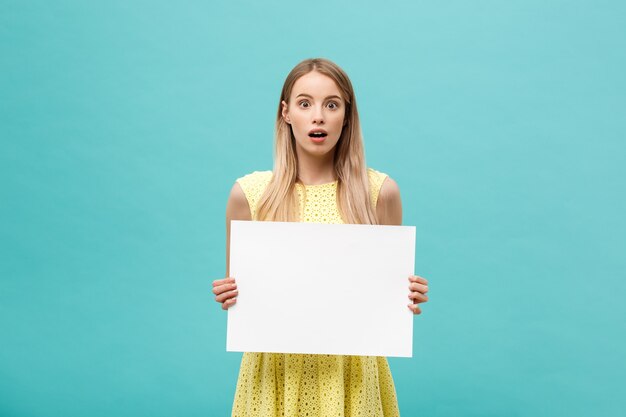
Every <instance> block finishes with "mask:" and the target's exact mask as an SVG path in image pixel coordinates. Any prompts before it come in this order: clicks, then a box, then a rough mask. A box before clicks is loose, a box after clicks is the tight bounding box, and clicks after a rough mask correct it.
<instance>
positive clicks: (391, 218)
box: [376, 177, 428, 314]
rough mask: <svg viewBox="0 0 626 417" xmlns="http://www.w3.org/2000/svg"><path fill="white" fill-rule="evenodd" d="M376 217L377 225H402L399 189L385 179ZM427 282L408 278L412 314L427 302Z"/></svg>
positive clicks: (389, 179)
mask: <svg viewBox="0 0 626 417" xmlns="http://www.w3.org/2000/svg"><path fill="white" fill-rule="evenodd" d="M376 215H377V216H378V223H379V224H386V225H397V226H399V225H401V224H402V201H401V200H400V188H399V187H398V184H397V183H396V182H395V181H394V180H392V179H391V178H390V177H387V178H386V179H385V181H384V182H383V185H382V187H381V188H380V193H379V195H378V202H377V203H376ZM427 292H428V281H427V280H426V279H425V278H423V277H420V276H417V275H411V276H410V277H409V299H410V300H411V304H409V305H408V307H409V309H410V310H411V311H412V312H413V314H420V313H421V312H422V310H421V309H420V307H419V304H420V303H425V302H426V301H428V296H427V295H426V293H427Z"/></svg>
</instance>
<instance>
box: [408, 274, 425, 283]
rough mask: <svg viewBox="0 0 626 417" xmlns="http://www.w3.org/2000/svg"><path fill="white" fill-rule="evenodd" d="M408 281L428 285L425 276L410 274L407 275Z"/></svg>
mask: <svg viewBox="0 0 626 417" xmlns="http://www.w3.org/2000/svg"><path fill="white" fill-rule="evenodd" d="M409 281H411V282H417V283H418V284H424V285H428V280H427V279H426V278H424V277H420V276H417V275H411V276H410V277H409Z"/></svg>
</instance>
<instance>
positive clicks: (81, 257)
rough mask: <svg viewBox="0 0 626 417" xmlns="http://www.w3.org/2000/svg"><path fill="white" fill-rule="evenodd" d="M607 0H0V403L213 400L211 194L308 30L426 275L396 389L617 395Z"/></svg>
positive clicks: (73, 412)
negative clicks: (337, 71)
mask: <svg viewBox="0 0 626 417" xmlns="http://www.w3.org/2000/svg"><path fill="white" fill-rule="evenodd" d="M624 4H625V3H623V2H618V1H594V2H592V1H545V0H544V1H538V0H525V1H509V2H501V1H476V2H468V1H458V0H457V1H446V2H425V1H411V2H409V1H406V2H387V3H386V4H384V5H383V4H382V2H362V1H359V2H357V1H345V2H326V1H320V2H313V3H311V2H308V3H299V2H276V1H268V2H263V3H260V2H229V3H227V2H202V1H191V0H188V1H184V0H183V1H180V2H177V3H176V4H174V3H173V2H163V1H119V0H109V1H106V2H79V1H54V2H44V1H14V0H3V1H2V5H1V7H0V48H1V54H0V138H1V151H0V174H1V181H2V182H1V188H0V193H1V194H0V219H1V229H0V256H1V263H0V332H1V333H0V334H1V336H0V337H1V341H0V345H1V347H0V415H1V416H3V417H4V416H7V417H8V416H29V417H30V416H32V417H34V416H47V417H57V416H59V417H61V416H62V417H73V416H86V415H89V416H93V417H97V416H135V417H139V416H222V415H229V413H230V407H231V405H232V399H233V395H234V389H235V383H236V380H237V372H238V368H239V361H240V358H241V354H238V353H227V352H225V337H226V327H225V325H226V315H225V313H224V312H223V311H222V310H221V309H220V308H219V306H218V305H217V304H216V303H215V302H214V301H213V297H212V294H210V285H211V281H212V280H213V279H216V278H220V277H222V276H223V274H224V264H225V261H224V258H225V244H224V230H225V229H224V226H225V221H224V212H225V203H226V198H227V195H228V192H229V189H230V187H231V186H232V184H233V182H234V180H235V179H236V178H237V177H239V176H242V175H244V174H246V173H248V172H251V171H253V170H262V169H270V168H271V166H272V160H271V158H272V140H273V138H272V134H273V123H274V118H275V113H276V108H277V105H278V98H279V93H280V89H281V87H282V83H283V81H284V78H285V77H286V75H287V73H288V72H289V70H290V69H291V68H292V67H293V66H294V65H295V64H296V63H298V62H299V61H300V60H302V59H304V58H308V57H316V56H322V57H327V58H330V59H332V60H334V61H335V62H337V63H338V64H339V65H340V66H342V67H343V68H344V69H345V70H346V72H347V73H348V74H349V75H350V77H351V79H352V82H353V84H354V87H355V90H356V94H357V99H358V105H359V109H360V115H361V120H362V124H363V133H364V137H365V144H366V152H367V160H368V164H369V165H370V166H372V167H374V168H376V169H378V170H381V171H383V172H386V173H388V174H390V175H391V176H392V177H393V178H394V179H395V180H396V181H397V182H398V184H399V185H400V189H401V192H402V199H403V204H404V223H405V224H408V225H415V226H416V227H417V251H416V269H415V271H416V273H417V274H418V275H422V276H425V277H426V278H428V279H429V280H430V283H431V284H430V288H431V291H430V296H431V301H430V302H429V303H427V305H425V307H424V313H423V314H422V315H421V316H417V317H416V318H415V347H414V358H412V359H399V358H390V364H391V367H392V372H393V374H394V378H395V382H396V388H397V392H398V397H399V404H400V409H401V412H402V415H403V416H550V417H558V416H622V415H624V414H625V413H626V400H624V396H623V395H622V394H623V393H624V376H625V375H626V366H625V361H624V358H625V357H626V342H625V336H624V335H625V334H626V332H625V330H626V326H625V323H626V321H625V317H626V307H625V306H624V296H625V295H626V291H625V290H626V288H625V287H626V284H625V282H624V271H625V270H626V261H625V257H624V252H625V249H626V242H625V238H624V235H625V233H626V224H625V220H624V212H626V198H625V197H624V189H625V180H624V179H625V178H626V169H625V167H624V165H625V162H626V145H625V144H624V139H625V135H624V133H625V121H626V103H625V101H626V99H625V97H626V81H625V77H624V74H625V73H626V48H624V40H625V39H626V25H625V24H624V22H625V21H626V6H625V5H624ZM320 256H324V254H323V253H322V254H320ZM364 308H367V306H364Z"/></svg>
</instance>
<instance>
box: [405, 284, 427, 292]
mask: <svg viewBox="0 0 626 417" xmlns="http://www.w3.org/2000/svg"><path fill="white" fill-rule="evenodd" d="M409 289H410V290H411V291H417V292H421V293H422V294H426V293H427V292H428V285H424V284H417V283H415V282H412V283H410V284H409Z"/></svg>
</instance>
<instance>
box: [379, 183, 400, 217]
mask: <svg viewBox="0 0 626 417" xmlns="http://www.w3.org/2000/svg"><path fill="white" fill-rule="evenodd" d="M376 214H377V216H378V221H379V223H380V224H387V225H400V224H402V200H401V199H400V187H399V186H398V183H397V182H396V181H394V180H393V178H391V177H389V176H388V177H386V178H385V180H384V182H383V185H382V186H381V187H380V194H379V195H378V202H377V204H376Z"/></svg>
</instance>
